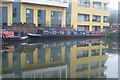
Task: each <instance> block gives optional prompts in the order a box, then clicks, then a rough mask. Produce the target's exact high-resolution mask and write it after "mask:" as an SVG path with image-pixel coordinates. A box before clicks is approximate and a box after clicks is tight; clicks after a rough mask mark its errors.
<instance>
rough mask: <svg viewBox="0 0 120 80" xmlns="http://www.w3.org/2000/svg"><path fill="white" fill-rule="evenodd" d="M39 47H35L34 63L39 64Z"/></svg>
mask: <svg viewBox="0 0 120 80" xmlns="http://www.w3.org/2000/svg"><path fill="white" fill-rule="evenodd" d="M37 61H38V48H36V49H35V51H34V52H33V64H38V63H37Z"/></svg>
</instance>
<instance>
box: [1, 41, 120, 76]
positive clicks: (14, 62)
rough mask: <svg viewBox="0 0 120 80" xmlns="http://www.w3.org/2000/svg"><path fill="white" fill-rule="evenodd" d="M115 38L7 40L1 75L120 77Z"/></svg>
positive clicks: (3, 46)
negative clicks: (119, 74) (119, 75)
mask: <svg viewBox="0 0 120 80" xmlns="http://www.w3.org/2000/svg"><path fill="white" fill-rule="evenodd" d="M117 45H118V41H116V40H113V39H72V40H68V39H67V40H60V39H57V40H55V39H53V40H28V41H24V42H4V43H3V44H2V45H1V47H2V50H1V52H2V54H1V56H2V67H1V68H2V74H1V76H2V78H118V56H119V54H118V46H117Z"/></svg>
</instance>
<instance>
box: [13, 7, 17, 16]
mask: <svg viewBox="0 0 120 80" xmlns="http://www.w3.org/2000/svg"><path fill="white" fill-rule="evenodd" d="M13 17H17V8H13Z"/></svg>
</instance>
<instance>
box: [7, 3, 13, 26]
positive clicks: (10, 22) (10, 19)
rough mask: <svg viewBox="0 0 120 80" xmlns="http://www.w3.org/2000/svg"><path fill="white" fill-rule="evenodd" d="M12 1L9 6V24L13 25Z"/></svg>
mask: <svg viewBox="0 0 120 80" xmlns="http://www.w3.org/2000/svg"><path fill="white" fill-rule="evenodd" d="M12 18H13V17H12V3H10V4H9V7H8V26H12Z"/></svg>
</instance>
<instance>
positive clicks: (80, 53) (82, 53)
mask: <svg viewBox="0 0 120 80" xmlns="http://www.w3.org/2000/svg"><path fill="white" fill-rule="evenodd" d="M76 57H77V58H82V57H88V50H87V51H77V52H76Z"/></svg>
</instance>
